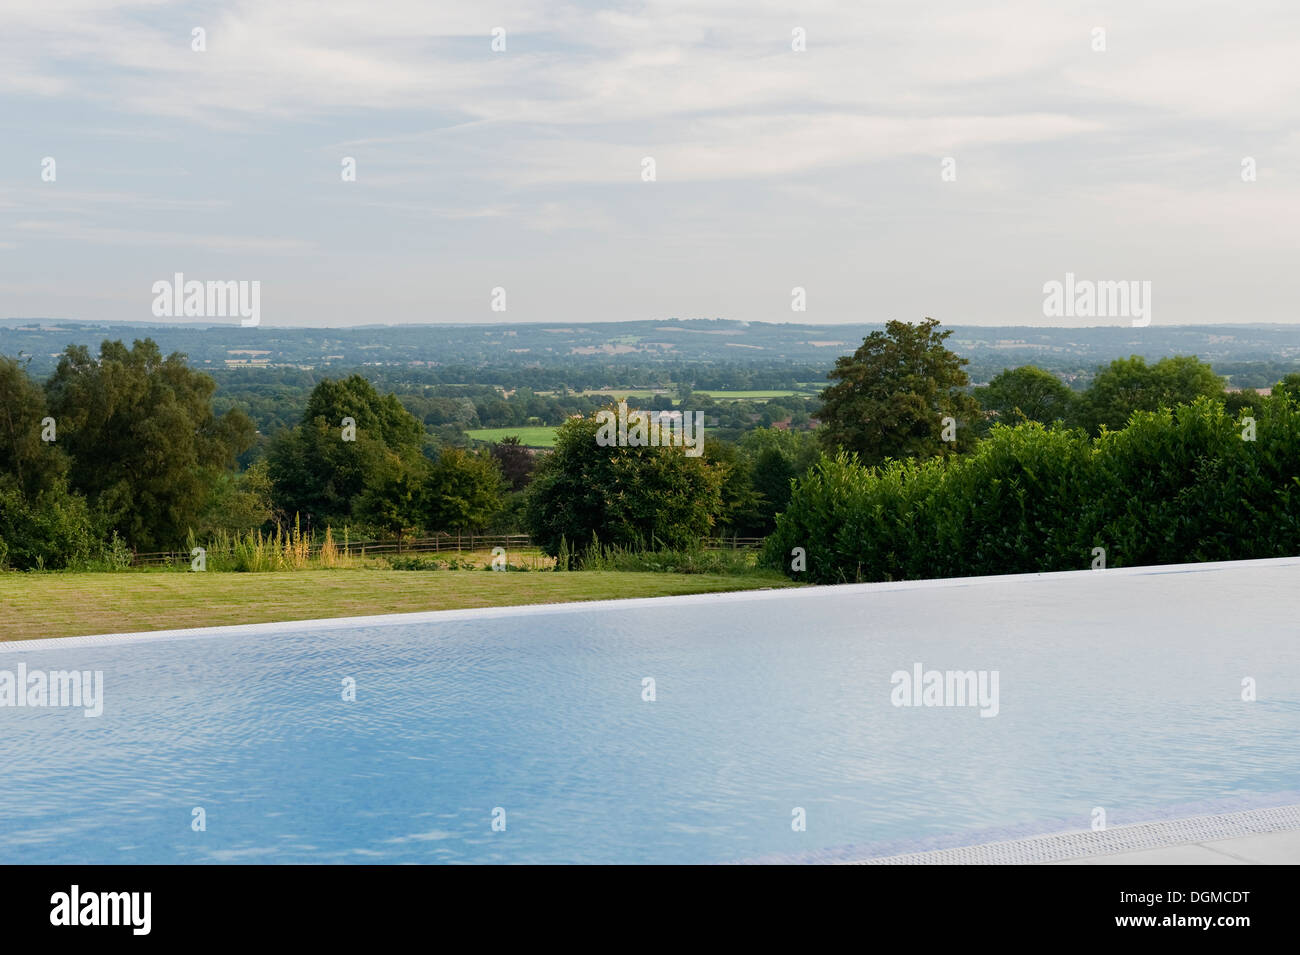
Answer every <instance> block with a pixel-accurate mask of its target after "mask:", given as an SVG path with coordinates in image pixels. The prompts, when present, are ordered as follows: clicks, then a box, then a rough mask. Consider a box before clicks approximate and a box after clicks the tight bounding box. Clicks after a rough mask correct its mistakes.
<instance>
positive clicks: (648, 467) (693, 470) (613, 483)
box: [526, 416, 724, 556]
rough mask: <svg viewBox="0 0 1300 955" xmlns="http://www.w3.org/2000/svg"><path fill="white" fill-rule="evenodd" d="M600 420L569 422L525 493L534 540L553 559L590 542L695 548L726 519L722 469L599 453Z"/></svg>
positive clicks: (630, 450) (615, 450)
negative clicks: (563, 543) (563, 549)
mask: <svg viewBox="0 0 1300 955" xmlns="http://www.w3.org/2000/svg"><path fill="white" fill-rule="evenodd" d="M599 427H600V425H599V424H598V423H597V421H596V418H595V416H592V417H587V418H571V419H570V420H569V421H567V422H566V423H565V424H564V425H563V426H561V428H560V430H559V433H558V434H557V436H556V441H555V450H554V451H552V452H550V453H549V454H547V455H546V456H545V457H544V458H543V459H542V461H541V463H540V464H539V465H538V467H537V470H536V472H535V473H534V477H533V483H532V485H531V486H530V487H529V489H528V492H527V493H528V503H527V512H526V514H527V521H528V529H529V532H530V533H531V534H532V536H533V540H534V541H535V542H536V543H537V544H538V545H539V546H540V547H541V548H542V549H543V550H544V551H545V552H546V553H547V554H549V555H551V556H555V555H557V554H558V553H559V549H560V541H561V538H563V539H564V540H565V541H566V542H567V544H568V546H569V547H570V548H572V549H581V548H583V547H586V546H587V544H588V542H590V541H592V539H593V538H598V539H599V540H601V541H605V542H607V543H608V544H611V545H614V546H618V547H626V548H646V547H649V548H651V549H653V548H656V547H670V548H680V549H683V550H687V549H690V548H692V547H694V546H696V545H697V544H698V543H699V541H700V539H701V538H703V537H705V536H707V535H708V533H709V531H710V530H711V529H712V528H713V527H714V525H715V523H716V522H717V520H718V518H719V516H720V515H721V513H722V483H723V479H724V474H723V470H722V469H721V468H719V467H718V466H716V465H713V464H710V463H709V462H708V461H706V460H705V459H704V458H703V457H691V456H689V455H687V454H686V453H685V449H683V448H681V447H649V446H644V447H602V446H601V445H600V444H598V443H597V441H596V432H597V430H598V428H599Z"/></svg>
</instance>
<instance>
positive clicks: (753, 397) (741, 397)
mask: <svg viewBox="0 0 1300 955" xmlns="http://www.w3.org/2000/svg"><path fill="white" fill-rule="evenodd" d="M694 394H697V395H708V396H709V397H710V398H714V399H716V400H718V401H762V400H764V399H767V398H789V397H790V396H791V395H799V396H800V397H802V398H812V397H814V394H813V392H811V391H807V392H804V391H710V390H707V389H703V388H701V389H700V390H699V391H696V392H694Z"/></svg>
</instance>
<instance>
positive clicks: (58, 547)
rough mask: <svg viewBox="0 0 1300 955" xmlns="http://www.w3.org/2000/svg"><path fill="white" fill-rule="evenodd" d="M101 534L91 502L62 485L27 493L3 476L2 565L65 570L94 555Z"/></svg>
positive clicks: (0, 497) (0, 499) (0, 505)
mask: <svg viewBox="0 0 1300 955" xmlns="http://www.w3.org/2000/svg"><path fill="white" fill-rule="evenodd" d="M95 542H96V535H95V531H94V527H93V524H92V521H91V517H90V512H89V510H88V509H87V507H86V502H85V500H84V499H82V498H81V497H80V496H78V495H75V494H69V493H68V492H67V490H66V489H64V488H63V487H62V486H57V487H55V488H53V489H51V490H47V491H41V492H39V493H37V494H35V495H33V496H32V497H31V498H28V497H25V496H24V495H23V494H22V493H21V492H20V491H19V490H18V488H17V487H15V486H13V485H12V484H10V485H9V486H7V487H6V486H5V483H4V482H3V481H0V567H11V568H13V569H15V570H62V569H67V568H75V567H78V566H80V565H82V564H84V563H86V562H87V561H89V560H90V559H91V557H92V555H93V554H94V553H95V549H96V543H95Z"/></svg>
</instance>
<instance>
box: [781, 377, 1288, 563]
mask: <svg viewBox="0 0 1300 955" xmlns="http://www.w3.org/2000/svg"><path fill="white" fill-rule="evenodd" d="M1244 429H1245V424H1244V419H1237V418H1234V417H1232V416H1230V415H1229V414H1228V413H1227V412H1226V411H1225V410H1224V407H1223V405H1222V403H1220V402H1218V401H1214V400H1211V399H1208V398H1202V399H1198V400H1197V401H1196V402H1195V403H1193V404H1190V405H1182V406H1179V407H1178V408H1175V409H1173V410H1169V409H1164V410H1161V411H1157V412H1138V413H1136V414H1134V415H1133V417H1132V419H1130V422H1129V425H1128V427H1126V428H1125V429H1124V430H1123V431H1117V432H1103V433H1102V434H1101V436H1100V437H1098V438H1096V439H1090V438H1089V437H1088V436H1087V435H1086V434H1084V433H1083V432H1080V431H1067V430H1056V429H1050V428H1045V427H1043V426H1042V425H1039V424H1034V423H1027V424H1021V425H1018V426H1016V427H1004V426H997V427H995V428H994V429H993V431H992V432H991V434H990V436H989V437H988V439H987V440H985V441H983V442H981V444H980V445H979V446H978V447H977V448H976V449H975V450H974V451H973V452H971V453H970V454H968V455H965V456H963V457H958V458H950V459H948V460H947V462H946V463H945V462H941V461H937V460H930V461H923V462H917V461H912V460H908V461H891V462H888V463H887V464H886V465H884V466H882V467H879V468H865V467H862V466H861V465H859V464H857V463H856V461H855V460H854V459H852V458H851V457H849V456H846V455H840V456H839V457H836V458H833V459H831V458H823V459H822V461H821V462H820V463H818V464H817V465H816V466H814V467H813V469H812V470H811V471H809V472H808V474H807V475H805V476H804V477H803V478H802V479H801V480H798V481H796V483H795V486H794V491H793V495H792V497H791V500H790V505H789V507H788V508H787V509H786V511H785V513H783V514H782V515H781V516H780V517H779V518H778V520H777V528H776V531H775V532H774V533H773V534H772V535H771V537H769V538H768V541H767V545H766V548H765V550H764V556H763V559H764V562H765V563H766V564H767V565H768V566H771V567H775V568H779V569H781V570H783V571H784V572H785V573H787V574H788V575H789V576H791V577H793V578H795V579H803V580H809V581H812V582H817V583H840V582H846V581H879V580H908V579H923V578H934V577H966V576H979V575H987V574H1015V573H1030V572H1041V571H1055V570H1083V569H1087V568H1089V567H1091V566H1092V563H1093V549H1094V548H1096V547H1101V548H1104V549H1105V552H1106V554H1105V557H1106V566H1108V567H1124V566H1129V567H1132V566H1143V565H1150V564H1168V563H1182V562H1191V561H1206V560H1245V559H1250V558H1257V557H1276V556H1285V555H1290V554H1296V553H1300V497H1297V495H1298V494H1300V406H1298V405H1297V403H1296V402H1295V400H1294V399H1292V398H1289V397H1287V396H1285V395H1279V396H1276V397H1274V398H1272V399H1270V400H1269V401H1267V402H1265V403H1264V405H1263V407H1262V408H1261V409H1260V410H1259V411H1257V412H1256V422H1255V429H1256V433H1255V440H1254V441H1248V440H1243V437H1242V435H1243V431H1244ZM794 548H803V549H804V550H805V552H806V555H807V558H806V559H807V569H806V571H804V572H798V571H795V570H792V556H791V554H792V551H793V550H794Z"/></svg>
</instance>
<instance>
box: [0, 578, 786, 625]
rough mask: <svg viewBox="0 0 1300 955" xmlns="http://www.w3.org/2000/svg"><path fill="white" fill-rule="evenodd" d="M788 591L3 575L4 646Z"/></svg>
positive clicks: (751, 582) (599, 583) (604, 582)
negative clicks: (122, 635)
mask: <svg viewBox="0 0 1300 955" xmlns="http://www.w3.org/2000/svg"><path fill="white" fill-rule="evenodd" d="M785 586H794V585H793V584H790V583H789V582H788V581H785V580H782V579H780V578H774V579H770V580H769V579H767V578H765V577H744V576H738V577H731V576H721V575H718V574H669V573H630V572H625V571H604V570H595V571H578V572H574V573H567V574H556V573H547V572H537V573H533V572H526V571H523V572H517V573H510V572H506V573H493V572H491V571H481V570H479V571H455V570H436V571H403V570H300V571H288V572H284V573H269V574H233V573H226V574H223V573H206V574H189V573H142V572H124V573H116V574H106V573H49V574H21V573H6V574H0V640H32V639H36V638H38V637H67V636H74V635H77V634H92V633H130V632H135V631H143V630H173V629H180V628H184V627H215V626H221V625H225V624H241V623H264V622H267V621H272V620H310V619H320V618H325V617H354V616H364V615H368V614H383V613H409V612H415V611H421V610H451V609H457V608H462V607H506V606H515V605H518V604H543V603H557V602H562V601H570V600H607V599H617V598H620V597H666V596H669V595H674V594H698V593H715V592H720V591H726V590H753V589H755V588H768V587H785Z"/></svg>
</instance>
